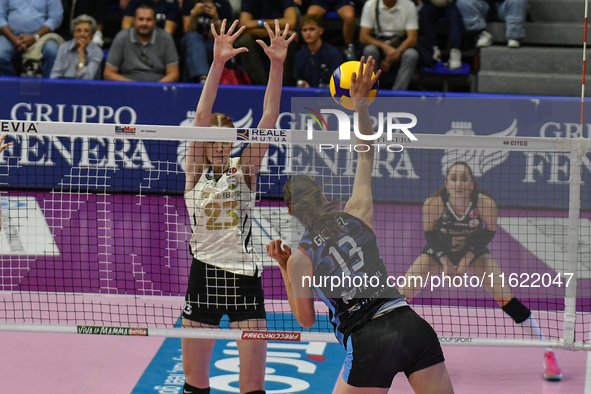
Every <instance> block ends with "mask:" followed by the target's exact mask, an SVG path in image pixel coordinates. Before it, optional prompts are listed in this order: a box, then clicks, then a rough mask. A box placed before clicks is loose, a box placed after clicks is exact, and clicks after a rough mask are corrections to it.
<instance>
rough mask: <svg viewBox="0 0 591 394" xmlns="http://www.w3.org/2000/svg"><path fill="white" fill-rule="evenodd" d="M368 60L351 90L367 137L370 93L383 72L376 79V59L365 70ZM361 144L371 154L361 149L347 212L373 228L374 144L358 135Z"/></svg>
mask: <svg viewBox="0 0 591 394" xmlns="http://www.w3.org/2000/svg"><path fill="white" fill-rule="evenodd" d="M364 63H365V57H363V56H362V57H361V61H360V62H359V70H358V72H357V73H353V75H352V77H351V87H350V88H349V91H350V93H351V97H352V98H353V105H354V106H355V111H356V112H357V116H358V122H359V131H360V133H361V134H364V135H372V134H373V128H372V127H371V120H370V118H369V109H368V106H369V100H368V96H369V92H370V91H371V88H372V86H373V85H374V83H375V82H376V81H377V80H378V78H379V76H380V73H381V70H379V71H378V73H377V74H376V75H375V76H374V77H373V78H372V76H371V74H372V73H373V67H374V64H375V60H374V59H373V58H372V57H371V56H370V57H369V59H368V60H367V66H366V67H365V69H364V68H363V66H364ZM356 142H357V144H358V145H365V146H367V147H368V149H367V151H366V152H364V150H365V147H363V149H359V151H358V152H357V169H356V170H355V180H354V182H353V194H352V195H351V198H350V199H349V201H348V202H347V204H346V205H345V209H344V211H345V212H347V213H349V214H351V215H353V216H355V217H357V218H359V219H361V220H363V221H364V222H365V223H367V224H368V225H370V226H371V221H372V219H373V195H372V190H371V171H372V166H373V151H374V149H373V141H365V140H362V139H361V138H359V137H357V136H356Z"/></svg>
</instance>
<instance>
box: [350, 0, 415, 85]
mask: <svg viewBox="0 0 591 394" xmlns="http://www.w3.org/2000/svg"><path fill="white" fill-rule="evenodd" d="M376 15H378V18H376ZM359 25H360V27H361V29H360V32H359V41H361V43H362V44H365V45H366V46H365V48H364V49H363V55H364V56H365V58H366V59H367V58H368V57H369V56H372V57H373V58H374V59H375V61H376V63H375V71H376V72H377V70H378V68H380V69H382V73H387V72H388V71H390V68H393V70H392V72H396V80H395V82H394V87H393V88H392V90H406V88H407V87H408V84H409V82H410V80H411V78H412V76H413V74H414V71H415V67H416V65H417V61H418V60H419V53H418V52H417V50H416V49H414V46H415V45H416V44H417V37H418V30H419V23H418V15H417V7H416V6H415V5H414V3H413V2H412V1H411V0H368V1H367V3H365V5H364V6H363V11H362V12H361V22H360V24H359ZM393 66H394V67H393Z"/></svg>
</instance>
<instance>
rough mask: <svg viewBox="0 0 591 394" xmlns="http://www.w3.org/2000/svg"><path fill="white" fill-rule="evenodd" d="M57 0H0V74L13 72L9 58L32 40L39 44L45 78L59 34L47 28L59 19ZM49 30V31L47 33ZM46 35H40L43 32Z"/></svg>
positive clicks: (60, 16)
mask: <svg viewBox="0 0 591 394" xmlns="http://www.w3.org/2000/svg"><path fill="white" fill-rule="evenodd" d="M62 18H63V8H62V3H61V1H60V0H3V1H0V32H1V33H2V35H0V76H16V71H15V69H14V67H13V65H12V62H13V60H15V58H18V57H20V56H22V54H23V53H24V52H26V51H28V50H29V49H30V48H31V47H33V45H34V44H36V43H37V44H38V45H40V46H42V48H39V49H40V50H41V53H42V65H43V76H44V77H46V78H48V77H49V74H50V73H51V69H52V68H53V62H54V61H55V57H56V56H57V51H58V48H59V44H60V43H59V42H58V41H59V40H61V41H63V40H62V39H61V37H59V36H57V35H56V34H52V33H51V32H52V31H54V30H55V29H57V28H58V27H59V26H60V24H61V23H62ZM48 34H52V35H48ZM45 35H48V36H47V37H45V38H43V36H45Z"/></svg>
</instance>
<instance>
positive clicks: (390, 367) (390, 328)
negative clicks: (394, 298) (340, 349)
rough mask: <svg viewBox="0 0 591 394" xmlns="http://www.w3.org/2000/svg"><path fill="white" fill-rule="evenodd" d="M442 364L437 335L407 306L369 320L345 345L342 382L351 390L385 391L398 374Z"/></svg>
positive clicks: (406, 373) (408, 374) (407, 373)
mask: <svg viewBox="0 0 591 394" xmlns="http://www.w3.org/2000/svg"><path fill="white" fill-rule="evenodd" d="M443 361H445V359H444V358H443V351H442V350H441V346H440V345H439V339H437V334H435V331H434V330H433V328H432V327H431V325H430V324H429V323H427V322H426V321H425V320H423V318H421V317H420V316H419V315H418V314H417V313H416V312H415V311H413V310H412V309H411V308H410V307H408V306H402V307H399V308H396V309H394V310H392V311H391V312H389V313H386V314H385V315H383V316H380V317H377V318H375V319H372V320H370V321H369V322H368V323H367V324H365V325H364V326H363V327H362V328H360V329H359V330H357V331H355V332H353V333H352V334H351V335H350V336H349V339H348V341H347V358H346V359H345V370H344V371H343V379H344V380H345V382H347V383H348V384H350V385H351V386H354V387H382V388H388V387H390V386H391V385H392V380H393V379H394V376H395V375H396V374H397V373H398V372H401V371H402V372H404V374H405V375H406V376H407V377H409V376H410V375H411V374H412V373H414V372H416V371H420V370H421V369H425V368H428V367H431V366H433V365H435V364H439V363H441V362H443Z"/></svg>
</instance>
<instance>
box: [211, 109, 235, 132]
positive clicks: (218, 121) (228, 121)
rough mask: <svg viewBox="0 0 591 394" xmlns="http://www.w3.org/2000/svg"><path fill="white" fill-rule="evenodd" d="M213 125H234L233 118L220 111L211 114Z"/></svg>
mask: <svg viewBox="0 0 591 394" xmlns="http://www.w3.org/2000/svg"><path fill="white" fill-rule="evenodd" d="M211 125H212V126H215V127H232V128H233V127H234V123H232V118H230V117H229V116H228V115H226V114H222V113H219V112H216V113H214V114H211Z"/></svg>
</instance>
